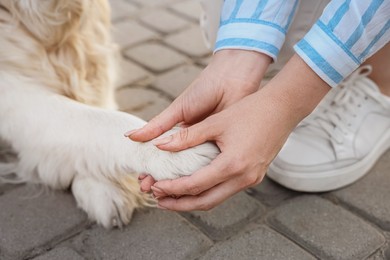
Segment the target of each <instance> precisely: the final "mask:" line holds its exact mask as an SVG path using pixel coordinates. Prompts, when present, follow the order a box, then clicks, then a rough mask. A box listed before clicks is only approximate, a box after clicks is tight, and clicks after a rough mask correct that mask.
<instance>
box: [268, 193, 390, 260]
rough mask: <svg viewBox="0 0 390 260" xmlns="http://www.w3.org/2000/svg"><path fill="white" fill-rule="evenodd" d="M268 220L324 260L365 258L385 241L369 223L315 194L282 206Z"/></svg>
mask: <svg viewBox="0 0 390 260" xmlns="http://www.w3.org/2000/svg"><path fill="white" fill-rule="evenodd" d="M269 221H270V223H271V224H272V225H273V226H274V227H275V228H276V229H277V230H279V231H280V232H282V233H284V234H285V235H286V236H288V237H289V238H290V239H292V240H294V241H295V242H297V243H298V244H301V245H302V246H303V247H304V248H306V249H307V250H309V251H311V252H312V253H313V254H314V255H316V256H317V257H319V258H322V259H339V260H343V259H363V258H365V257H368V256H369V255H371V254H372V253H374V252H375V251H376V250H377V249H378V248H379V247H381V246H382V245H383V244H384V242H385V239H384V237H383V235H382V234H381V233H379V232H378V231H377V230H376V229H374V228H373V227H372V226H371V225H370V224H368V223H367V222H365V221H363V220H362V219H360V218H358V217H356V216H355V215H353V214H351V213H350V212H348V211H346V210H345V209H343V208H341V207H339V206H337V205H334V204H333V203H331V202H329V201H327V200H325V199H322V198H320V197H318V196H314V195H311V196H309V195H307V196H302V197H298V198H296V199H292V200H290V201H289V202H287V203H285V204H283V205H282V206H280V207H279V208H277V210H276V211H275V212H274V213H273V214H272V215H271V216H270V218H269Z"/></svg>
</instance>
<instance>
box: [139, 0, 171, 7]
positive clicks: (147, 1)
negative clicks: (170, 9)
mask: <svg viewBox="0 0 390 260" xmlns="http://www.w3.org/2000/svg"><path fill="white" fill-rule="evenodd" d="M175 1H177V0H131V2H133V3H137V4H138V5H141V6H144V7H163V6H166V5H168V4H171V3H173V2H175Z"/></svg>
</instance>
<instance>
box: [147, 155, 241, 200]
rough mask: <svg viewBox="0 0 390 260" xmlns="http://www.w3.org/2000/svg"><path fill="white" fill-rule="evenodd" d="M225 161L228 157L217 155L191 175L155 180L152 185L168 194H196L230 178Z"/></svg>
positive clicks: (230, 174)
mask: <svg viewBox="0 0 390 260" xmlns="http://www.w3.org/2000/svg"><path fill="white" fill-rule="evenodd" d="M226 161H229V159H227V158H225V157H224V156H218V157H217V158H216V159H214V161H212V162H211V164H209V165H207V166H205V167H203V168H202V169H200V170H199V171H197V172H195V173H194V174H192V175H191V176H184V177H181V178H178V179H175V180H162V181H158V182H156V183H155V184H154V185H153V187H154V188H157V189H159V190H160V191H161V192H164V193H165V194H168V195H176V196H181V195H197V194H200V193H202V192H204V191H206V190H208V189H210V188H212V187H214V186H216V185H218V184H219V183H221V182H224V181H226V180H228V179H230V178H231V176H232V174H234V173H231V172H229V170H234V169H228V168H227V167H229V166H227V164H226Z"/></svg>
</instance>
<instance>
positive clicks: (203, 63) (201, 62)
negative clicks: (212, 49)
mask: <svg viewBox="0 0 390 260" xmlns="http://www.w3.org/2000/svg"><path fill="white" fill-rule="evenodd" d="M211 57H212V56H211V55H210V56H208V57H206V58H202V59H199V60H197V61H196V63H197V64H199V65H200V66H202V67H206V66H207V65H209V64H210V62H211Z"/></svg>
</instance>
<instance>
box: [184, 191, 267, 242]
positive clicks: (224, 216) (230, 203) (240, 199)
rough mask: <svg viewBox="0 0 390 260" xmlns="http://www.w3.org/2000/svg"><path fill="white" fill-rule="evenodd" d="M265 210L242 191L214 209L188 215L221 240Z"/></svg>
mask: <svg viewBox="0 0 390 260" xmlns="http://www.w3.org/2000/svg"><path fill="white" fill-rule="evenodd" d="M264 212H265V208H264V206H262V205H261V204H260V203H258V202H256V200H254V199H252V198H251V197H249V196H248V195H246V194H245V193H244V192H241V193H239V194H236V195H235V196H233V197H232V198H230V199H228V200H227V201H225V202H224V203H222V204H221V205H219V206H217V207H216V208H214V209H211V210H209V211H194V212H191V213H190V214H186V216H187V217H188V218H189V219H190V220H191V221H193V222H194V223H196V224H197V225H198V226H201V227H202V230H203V231H204V232H205V233H206V234H208V235H209V236H210V237H211V238H213V239H215V240H220V239H224V238H226V237H228V236H231V235H233V234H235V233H236V232H237V231H239V230H240V229H241V228H242V227H244V226H246V225H247V224H248V223H249V222H250V221H251V220H252V219H254V218H256V217H258V216H261V215H263V214H264Z"/></svg>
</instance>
